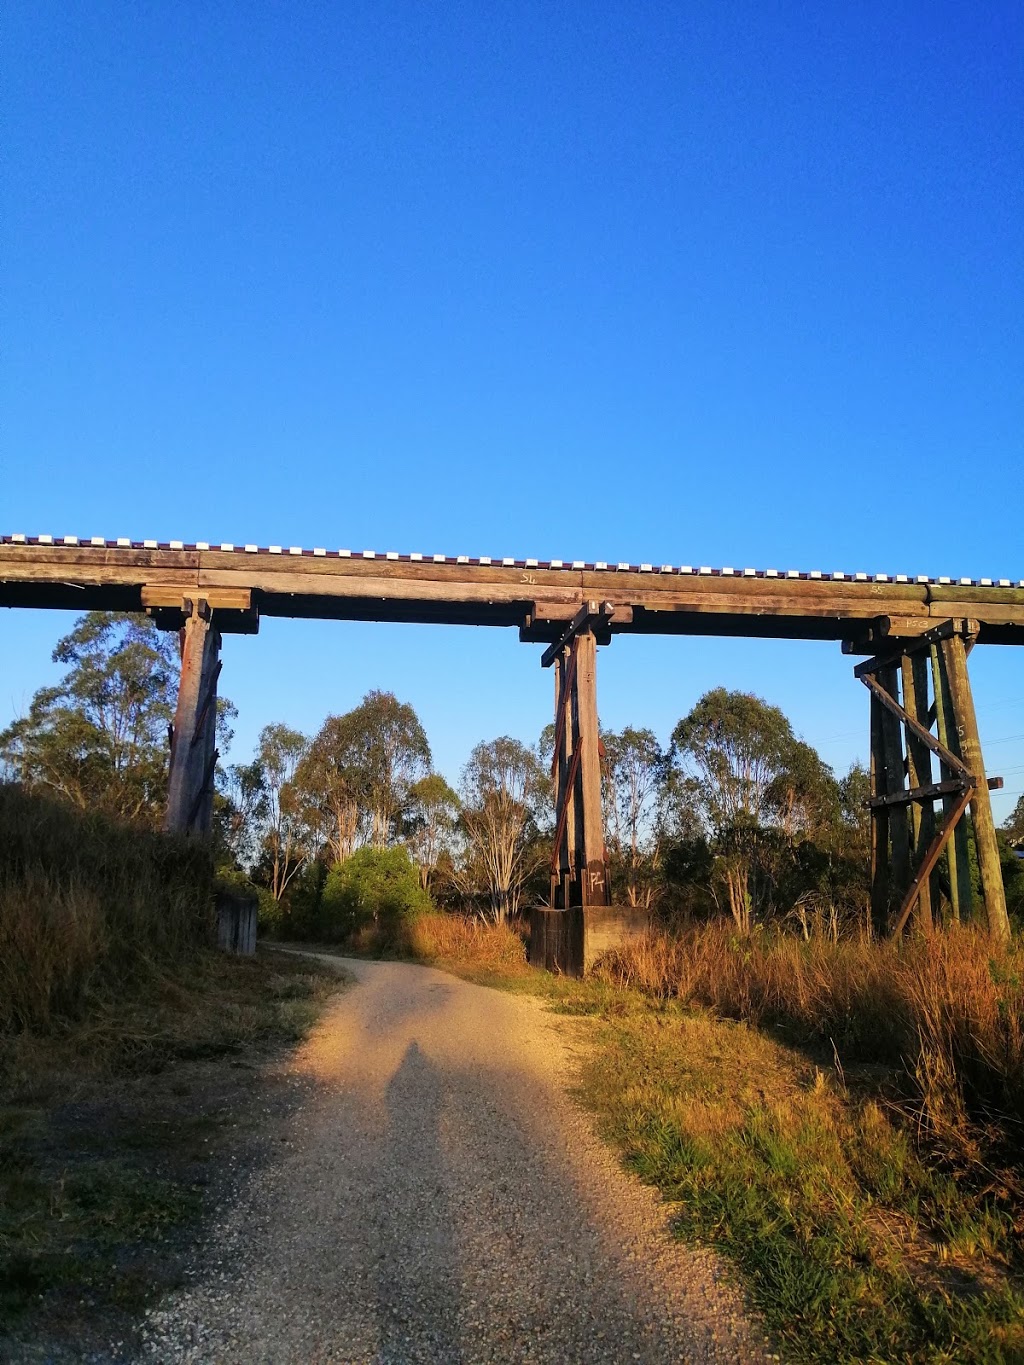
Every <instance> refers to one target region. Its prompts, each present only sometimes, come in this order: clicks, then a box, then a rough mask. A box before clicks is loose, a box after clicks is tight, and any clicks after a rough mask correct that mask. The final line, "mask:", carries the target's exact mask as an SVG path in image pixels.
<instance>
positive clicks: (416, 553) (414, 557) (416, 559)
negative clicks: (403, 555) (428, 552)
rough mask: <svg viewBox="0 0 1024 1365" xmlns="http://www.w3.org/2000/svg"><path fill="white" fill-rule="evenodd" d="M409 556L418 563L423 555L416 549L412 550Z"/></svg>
mask: <svg viewBox="0 0 1024 1365" xmlns="http://www.w3.org/2000/svg"><path fill="white" fill-rule="evenodd" d="M409 558H410V559H412V560H415V561H416V562H417V563H418V562H419V561H420V560H421V559H422V558H423V556H422V555H421V554H419V553H418V552H417V551H413V553H412V554H411V555H410V556H409Z"/></svg>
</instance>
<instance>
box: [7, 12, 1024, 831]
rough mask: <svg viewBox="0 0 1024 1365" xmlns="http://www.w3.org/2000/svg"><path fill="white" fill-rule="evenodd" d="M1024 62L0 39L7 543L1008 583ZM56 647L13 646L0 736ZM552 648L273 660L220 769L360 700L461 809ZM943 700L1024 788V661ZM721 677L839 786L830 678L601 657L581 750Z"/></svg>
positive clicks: (320, 645)
mask: <svg viewBox="0 0 1024 1365" xmlns="http://www.w3.org/2000/svg"><path fill="white" fill-rule="evenodd" d="M1022 52H1024V10H1022V9H1021V7H1020V6H1019V5H1018V4H1011V3H992V4H987V5H980V6H968V5H964V4H952V3H941V0H939V2H936V0H931V2H930V3H923V2H922V3H917V4H913V3H897V4H895V5H887V6H883V5H880V4H872V5H859V6H834V5H817V6H816V5H810V4H798V3H783V2H782V0H779V2H778V3H764V0H749V3H743V4H738V3H733V4H728V3H722V2H721V0H714V2H712V0H703V2H702V0H694V3H691V4H688V5H676V4H650V3H646V4H645V3H637V0H632V3H629V4H626V3H620V4H608V3H593V4H591V5H586V6H584V5H578V6H568V5H565V6H554V5H550V4H536V3H533V4H531V3H520V4H518V5H516V6H500V5H494V4H483V3H480V2H479V0H465V2H464V3H461V4H451V3H448V4H439V3H433V2H432V0H427V2H426V3H424V0H418V3H415V4H413V3H393V4H391V5H382V4H380V3H375V4H370V3H364V2H363V0H349V3H346V4H344V5H338V4H326V3H324V4H292V5H284V4H259V3H254V4H250V5H228V4H216V3H215V4H210V3H203V4H200V3H193V2H188V0H176V3H173V4H171V3H166V2H165V3H154V4H151V5H147V6H125V5H123V4H116V5H115V4H104V3H101V2H99V0H97V3H93V4H89V5H77V6H75V5H67V4H60V5H58V4H53V3H46V0H40V2H39V3H34V4H32V5H29V6H21V7H14V8H13V9H12V10H11V11H10V12H9V13H8V15H7V19H6V35H5V45H4V53H3V58H2V60H3V66H4V70H3V82H2V87H3V90H2V107H0V112H2V121H3V127H4V129H5V134H4V151H5V157H4V161H5V173H4V176H3V190H2V226H0V241H2V248H3V260H4V266H5V268H4V286H3V291H2V309H3V338H4V346H3V359H2V386H3V392H2V401H3V413H4V421H3V426H2V434H0V451H2V466H3V468H2V477H0V528H2V529H3V530H5V531H8V532H10V531H24V532H26V533H28V534H35V533H39V532H46V533H51V534H54V535H63V534H76V535H109V536H117V535H127V536H132V537H137V538H143V537H158V538H170V537H177V538H181V539H184V540H189V539H196V538H199V539H205V540H210V541H220V540H231V541H238V542H247V541H255V542H258V543H260V544H267V543H270V542H273V543H284V544H302V545H307V546H312V545H327V546H331V547H339V546H340V547H349V548H355V549H362V548H374V549H377V550H390V549H396V550H420V551H423V552H435V551H439V552H445V553H466V554H491V555H521V556H525V555H532V556H537V557H540V558H546V557H550V556H556V557H561V558H564V559H572V558H583V559H595V558H596V559H605V560H609V561H617V560H620V559H621V560H633V561H640V560H646V561H655V562H659V563H660V562H670V563H708V564H718V565H720V564H729V565H739V566H747V565H750V566H756V567H777V568H802V569H821V570H823V571H831V570H835V569H843V570H864V571H867V572H878V571H884V572H909V573H935V574H939V573H947V574H951V575H987V576H991V577H1000V576H1009V577H1012V578H1015V579H1017V578H1020V577H1022V576H1024V546H1022V543H1021V535H1020V525H1021V511H1020V501H1019V498H1020V479H1021V471H1022V468H1024V460H1022V449H1021V447H1022V431H1024V422H1022V418H1024V350H1022V323H1021V319H1022V304H1024V287H1022V285H1024V269H1022V266H1024V229H1022V224H1024V203H1022V199H1024V140H1022V136H1021V128H1022V126H1024V94H1022V90H1024V86H1022V80H1021V64H1022V63H1021V58H1022ZM69 620H70V618H67V617H64V616H59V615H56V614H52V615H46V614H43V613H38V614H32V613H27V612H25V613H20V612H4V613H2V614H0V723H5V722H6V721H7V720H8V719H9V718H10V716H11V715H13V714H16V713H18V712H19V711H21V710H22V709H24V707H25V706H26V705H27V703H28V700H29V698H30V697H31V694H32V692H33V690H34V689H35V688H36V687H37V686H39V685H40V684H41V683H42V682H44V681H46V680H48V679H49V678H50V677H51V676H52V674H53V668H52V666H51V665H50V664H49V663H48V658H49V653H50V650H51V649H52V646H53V643H54V641H55V639H56V638H57V635H58V634H59V633H60V632H61V631H63V630H64V629H65V628H66V627H67V625H68V624H69ZM539 652H540V651H539V649H537V648H536V647H530V646H523V645H520V644H519V643H518V640H517V639H516V637H515V635H514V633H512V632H508V633H503V632H498V631H491V632H485V631H479V630H468V629H461V630H460V629H455V628H448V629H442V628H427V627H411V626H407V627H387V626H370V625H334V624H317V623H298V622H266V623H265V624H264V626H263V628H262V630H261V634H260V636H259V637H258V638H257V639H255V640H253V639H232V640H229V641H228V643H227V647H226V650H225V671H224V675H223V686H224V689H225V691H226V692H227V693H228V694H229V695H230V696H231V697H232V698H233V699H234V700H235V702H236V703H237V704H238V706H239V707H240V710H241V716H240V718H239V725H238V738H237V741H236V746H235V753H234V757H236V758H241V757H244V756H245V754H246V753H247V751H248V750H249V748H251V745H252V742H253V739H254V737H255V735H256V733H257V732H258V730H259V728H260V726H261V725H263V724H265V723H266V722H267V721H269V720H276V719H286V720H289V721H290V722H292V723H293V724H296V725H298V726H299V727H301V728H304V729H307V730H312V729H313V728H315V727H316V726H317V725H318V724H319V722H320V720H321V719H322V717H323V716H324V715H325V714H326V713H327V712H328V711H332V710H333V711H339V710H344V709H347V708H348V707H349V706H351V705H353V704H354V703H355V702H356V701H358V700H359V698H360V697H361V695H362V694H363V693H364V692H365V691H366V689H367V688H369V687H372V686H376V687H387V688H390V689H392V690H394V691H395V692H397V693H398V694H399V696H401V697H403V698H404V699H408V700H410V701H412V702H413V703H414V704H415V706H416V707H417V709H418V710H419V711H420V714H421V716H422V717H423V719H424V721H425V723H426V725H427V728H428V733H429V735H430V738H431V740H432V742H433V745H434V750H435V755H436V758H437V761H438V765H439V766H440V767H441V768H442V770H444V771H446V772H447V773H448V774H449V775H452V776H454V775H456V774H457V771H458V768H459V767H460V765H461V763H462V762H463V761H464V759H465V757H466V755H467V754H468V751H469V749H470V748H471V747H472V744H473V743H474V742H475V741H476V740H478V739H481V738H488V737H491V736H493V735H495V734H498V733H501V732H503V731H504V732H510V733H513V734H518V735H521V736H522V737H524V738H530V739H532V738H534V737H535V735H536V734H537V732H538V731H539V730H540V728H541V726H542V725H543V724H544V723H545V722H546V720H547V719H548V718H549V712H550V703H551V689H550V679H549V678H548V677H547V675H546V674H542V673H541V671H540V668H539V665H538V658H537V656H538V655H539ZM973 667H974V676H975V686H976V693H977V699H978V705H979V711H980V713H981V719H982V727H983V736H984V737H986V738H987V739H988V740H989V741H991V747H990V749H989V754H988V758H989V767H990V770H992V771H997V772H998V771H1004V772H1006V773H1007V790H1008V791H1009V792H1017V791H1019V790H1020V789H1021V788H1024V738H1022V734H1024V707H1022V705H1021V698H1022V694H1024V650H1021V651H1011V650H1005V651H1002V650H997V649H995V648H992V649H989V650H987V651H983V650H979V651H977V652H976V654H975V656H974V660H973ZM719 683H724V684H726V685H728V686H734V687H741V686H742V687H745V688H750V689H752V690H754V691H757V692H759V693H761V694H762V695H764V696H766V697H768V698H770V699H771V700H773V701H776V702H778V703H780V704H781V705H783V706H784V707H785V709H786V710H787V712H788V713H789V714H790V715H791V717H792V718H793V721H794V723H795V725H796V727H797V729H798V730H800V731H801V732H802V733H803V734H804V735H805V736H806V737H807V738H808V739H809V740H811V741H812V742H813V743H815V744H817V745H819V747H820V748H821V750H822V752H823V753H824V755H825V757H826V758H828V759H829V761H831V762H832V763H833V764H835V765H836V766H837V767H838V768H844V767H845V766H846V764H847V763H848V762H849V761H850V760H851V759H852V758H854V757H856V756H858V755H861V756H863V754H864V751H865V747H866V746H865V739H866V728H867V697H866V694H865V693H864V690H863V688H861V687H860V686H859V685H858V684H856V683H855V682H854V681H853V679H852V676H851V660H849V659H848V658H844V657H843V656H842V655H841V654H840V652H839V648H838V646H830V645H807V644H787V643H775V644H765V643H758V642H722V641H717V642H716V641H713V640H700V639H693V640H685V639H675V640H660V641H659V640H628V639H627V640H619V641H617V642H616V643H615V644H613V645H612V646H611V647H610V648H609V649H607V650H605V651H603V653H602V658H601V664H600V674H599V685H600V698H601V709H602V714H603V718H604V719H605V721H606V722H607V723H609V724H612V725H615V726H619V725H621V724H624V723H626V722H627V721H628V722H633V723H637V724H649V725H651V726H653V727H654V728H655V729H656V730H657V731H658V732H659V733H660V734H661V735H662V736H663V737H665V736H667V732H668V730H669V729H670V728H671V726H672V724H673V723H674V721H675V720H676V719H677V718H678V717H679V716H680V715H682V714H683V713H685V712H686V711H687V710H688V709H689V707H690V706H691V705H692V703H693V702H694V700H695V699H696V698H697V696H699V694H700V693H701V692H702V691H703V690H704V689H705V688H707V687H709V686H713V685H716V684H719ZM1014 735H1016V736H1017V739H1015V740H1014V739H1010V738H1009V737H1010V736H1014ZM1014 769H1016V771H1015V772H1014V771H1013V770H1014ZM1011 804H1012V798H1010V797H1007V798H1004V799H1003V800H1002V801H1001V803H1000V804H999V805H998V806H997V811H998V813H999V814H1000V815H1001V814H1003V813H1005V811H1006V810H1007V809H1008V808H1009V806H1010V805H1011Z"/></svg>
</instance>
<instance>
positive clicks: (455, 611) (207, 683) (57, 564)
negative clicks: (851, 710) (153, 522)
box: [0, 536, 1024, 969]
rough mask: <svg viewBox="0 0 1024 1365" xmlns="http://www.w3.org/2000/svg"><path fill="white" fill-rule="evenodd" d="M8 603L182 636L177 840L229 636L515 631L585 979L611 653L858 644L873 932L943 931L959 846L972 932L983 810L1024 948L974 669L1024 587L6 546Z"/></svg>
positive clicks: (1013, 623)
mask: <svg viewBox="0 0 1024 1365" xmlns="http://www.w3.org/2000/svg"><path fill="white" fill-rule="evenodd" d="M0 605H2V606H7V607H50V608H64V609H69V610H73V611H87V610H106V611H139V612H143V611H144V612H147V613H148V614H149V615H150V616H152V617H153V618H154V620H155V621H156V623H157V624H158V625H159V626H161V627H163V628H165V629H168V630H177V631H179V633H180V641H181V681H180V687H179V692H178V704H177V711H176V714H175V719H174V729H173V734H172V740H171V760H170V789H169V796H168V805H167V828H168V829H169V830H174V831H185V832H196V833H202V832H204V831H207V830H208V829H209V825H210V815H211V806H212V793H213V774H214V768H215V765H216V757H217V756H216V750H215V747H214V730H215V720H216V709H217V680H218V676H219V673H220V668H221V662H220V650H221V637H222V636H223V635H227V634H231V633H239V632H242V633H252V632H255V631H257V630H258V629H259V621H260V617H261V616H293V617H317V618H323V619H329V620H348V621H409V622H426V623H436V624H455V625H477V626H514V627H517V628H518V630H519V636H520V639H521V640H523V641H525V642H529V643H538V644H545V645H547V649H546V650H545V651H544V654H543V657H542V663H543V664H544V665H545V666H551V665H553V666H554V669H555V678H556V689H555V691H556V716H555V720H556V727H555V728H556V746H555V747H556V754H555V779H556V839H555V850H554V854H553V860H552V874H551V902H550V904H551V909H550V910H549V911H547V912H546V914H545V915H542V916H540V917H539V919H537V920H535V935H534V938H535V945H537V946H535V952H536V953H537V954H538V955H539V957H540V958H541V960H546V961H548V962H549V963H552V964H555V965H562V966H569V967H570V969H573V968H577V969H578V968H581V967H582V957H581V956H580V954H582V953H583V949H581V948H580V947H579V945H577V948H576V949H573V950H569V956H568V958H567V957H566V951H567V950H566V949H565V946H564V934H563V933H562V930H561V927H560V926H563V925H565V924H567V923H568V922H569V921H570V920H573V921H575V922H577V923H581V922H583V921H584V919H585V918H586V915H585V913H584V912H586V911H593V912H595V914H594V920H595V922H596V921H597V920H599V919H600V918H601V912H606V911H607V912H608V913H610V911H609V886H608V878H607V875H606V862H605V850H604V839H603V834H602V823H601V781H600V766H599V764H600V759H599V752H598V720H597V691H596V657H597V646H598V645H599V644H608V643H609V641H610V640H611V638H612V636H615V635H630V634H669V635H732V636H751V637H761V638H775V639H778V638H782V639H800V640H835V641H840V642H841V643H842V647H843V649H844V651H845V652H847V653H850V654H855V655H869V656H870V657H868V658H867V659H866V660H865V661H864V662H862V663H859V664H858V665H857V666H856V668H855V670H854V672H855V675H856V676H857V677H858V678H859V679H860V680H861V681H862V682H863V683H864V684H865V685H866V686H867V688H868V690H869V692H870V699H871V700H870V712H871V798H870V806H871V815H872V853H871V857H872V916H873V920H874V924H875V926H876V928H877V929H878V930H879V931H880V932H886V933H890V934H898V933H901V932H902V931H903V930H904V929H905V927H906V926H907V924H908V922H910V920H911V918H912V917H915V918H916V921H917V922H918V924H919V925H920V926H921V927H922V928H923V929H925V930H926V931H927V930H928V929H929V928H930V926H931V923H932V914H933V907H934V905H935V904H936V902H935V899H934V898H935V886H934V875H933V874H934V870H935V867H936V864H937V862H938V859H939V857H940V856H941V854H942V852H943V850H948V866H949V873H950V895H951V902H952V914H953V916H954V917H959V918H967V917H968V916H969V915H970V913H971V899H972V888H971V876H970V869H969V865H968V843H967V824H966V821H965V820H964V818H963V817H964V813H965V811H967V810H968V809H970V812H971V816H972V821H973V827H974V839H975V846H976V851H977V859H978V866H979V870H980V877H981V892H982V899H983V903H984V912H985V916H986V919H987V923H988V926H989V928H990V930H991V932H992V933H993V934H995V935H997V936H1000V937H1002V936H1005V935H1006V934H1007V933H1008V932H1009V925H1008V920H1007V915H1006V903H1005V897H1004V894H1003V884H1002V877H1001V873H1000V868H999V854H998V849H997V846H996V834H995V827H994V823H993V819H992V807H991V801H990V797H989V789H990V787H991V786H998V785H1000V782H999V780H998V779H992V780H990V779H988V778H987V777H986V774H985V768H984V763H983V759H982V753H981V744H980V740H979V736H978V725H977V719H976V717H975V711H974V703H973V700H972V696H971V687H970V682H969V678H968V672H967V656H968V654H969V652H970V650H971V649H972V648H973V647H974V646H975V645H985V644H1003V645H1013V644H1017V645H1019V644H1024V580H1020V581H1010V580H1009V579H999V580H995V581H993V580H991V579H986V578H982V579H966V578H927V577H923V576H922V577H909V576H906V575H901V574H897V575H886V574H874V575H869V574H863V573H857V574H843V573H798V572H795V571H776V570H773V569H767V570H753V569H731V568H726V569H712V568H706V567H695V566H683V567H679V566H673V565H667V564H665V565H655V564H604V563H583V562H581V561H573V562H571V563H570V562H568V561H566V562H563V561H561V560H540V561H538V560H534V559H488V558H469V557H467V556H464V555H459V556H457V557H452V556H445V555H418V554H394V553H388V554H375V553H371V552H370V551H364V552H360V553H356V552H350V551H347V550H327V549H313V550H306V549H301V548H299V547H296V546H291V547H288V546H276V545H271V546H269V547H265V548H264V547H258V546H255V545H207V544H202V543H197V544H182V543H181V542H178V541H170V542H165V541H161V542H157V541H131V540H115V541H111V540H101V539H91V540H87V539H82V540H79V539H77V538H76V537H73V536H65V537H63V538H55V537H50V536H0ZM936 807H938V808H939V809H938V811H937V810H936ZM566 911H568V912H570V914H569V915H565V914H564V913H563V912H566ZM584 955H585V954H584ZM576 959H579V960H576Z"/></svg>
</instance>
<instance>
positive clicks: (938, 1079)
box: [601, 925, 1024, 1139]
mask: <svg viewBox="0 0 1024 1365" xmlns="http://www.w3.org/2000/svg"><path fill="white" fill-rule="evenodd" d="M601 973H602V975H603V976H604V977H605V978H606V979H607V980H609V981H611V982H613V983H615V984H618V985H623V986H631V987H634V988H636V989H639V990H642V991H644V992H646V993H648V994H652V995H656V996H660V997H663V998H672V999H678V1000H681V1001H683V1002H684V1003H690V1004H694V1005H701V1006H704V1007H706V1008H711V1009H713V1010H714V1011H716V1012H717V1013H718V1014H720V1015H723V1016H725V1017H728V1018H735V1019H745V1020H749V1021H750V1022H752V1023H755V1024H775V1025H782V1026H783V1027H785V1028H786V1029H787V1030H789V1031H790V1032H791V1033H793V1034H795V1035H797V1036H798V1037H803V1038H805V1039H807V1040H818V1041H820V1042H824V1043H826V1044H829V1043H830V1044H831V1045H832V1046H833V1047H834V1048H835V1050H836V1054H837V1056H838V1057H839V1059H840V1061H841V1062H843V1063H847V1064H848V1063H851V1062H884V1063H887V1064H890V1065H892V1066H893V1067H896V1068H905V1073H906V1077H907V1079H908V1080H909V1081H910V1082H911V1083H912V1085H913V1087H914V1089H915V1091H916V1094H917V1098H918V1100H919V1102H920V1106H921V1113H922V1116H923V1118H924V1119H925V1120H926V1121H927V1122H928V1123H929V1124H931V1125H932V1127H933V1128H934V1130H935V1132H936V1135H943V1136H950V1135H951V1134H952V1133H953V1132H954V1131H956V1130H961V1131H962V1129H963V1124H964V1123H965V1122H966V1120H967V1119H968V1117H970V1118H971V1119H972V1120H974V1121H975V1122H977V1121H981V1122H987V1121H993V1120H995V1121H997V1122H998V1123H999V1124H1000V1125H1002V1127H1003V1130H1004V1132H1005V1133H1006V1135H1007V1137H1009V1138H1011V1139H1013V1138H1014V1137H1015V1135H1016V1134H1018V1133H1019V1132H1020V1130H1021V1129H1022V1128H1024V953H1022V951H1021V949H1020V947H1019V946H1018V945H1015V944H1011V945H1010V946H1008V947H1002V946H999V945H997V944H995V943H993V942H992V940H991V939H990V938H988V936H987V935H985V934H984V933H981V932H979V931H977V930H973V929H969V928H959V929H951V930H947V931H945V932H942V933H938V934H935V935H933V936H932V937H931V938H928V939H924V938H917V939H911V940H908V941H906V942H904V943H900V944H889V943H883V944H880V943H872V942H870V941H868V940H866V939H858V940H850V941H846V942H839V943H833V942H830V941H826V940H813V939H812V940H811V941H810V942H805V941H803V940H800V939H797V938H795V937H792V936H784V935H781V934H778V935H771V934H762V935H755V936H753V937H750V938H741V937H739V936H737V935H735V934H734V933H732V932H731V931H730V930H729V929H728V928H727V927H726V926H723V925H707V926H704V927H702V928H699V929H692V930H689V931H687V932H686V933H684V934H681V935H678V936H667V935H657V934H652V935H650V936H649V937H647V938H645V939H641V940H639V941H637V942H635V943H632V944H629V945H627V946H625V947H624V948H622V949H620V950H619V951H617V952H615V953H612V954H609V956H608V957H607V958H606V959H605V961H604V963H603V965H602V968H601Z"/></svg>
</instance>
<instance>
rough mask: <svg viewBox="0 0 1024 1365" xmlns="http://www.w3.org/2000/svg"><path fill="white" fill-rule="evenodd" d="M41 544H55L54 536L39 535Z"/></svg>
mask: <svg viewBox="0 0 1024 1365" xmlns="http://www.w3.org/2000/svg"><path fill="white" fill-rule="evenodd" d="M39 544H40V545H52V544H53V536H40V537H39Z"/></svg>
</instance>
